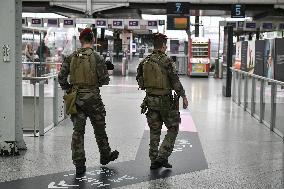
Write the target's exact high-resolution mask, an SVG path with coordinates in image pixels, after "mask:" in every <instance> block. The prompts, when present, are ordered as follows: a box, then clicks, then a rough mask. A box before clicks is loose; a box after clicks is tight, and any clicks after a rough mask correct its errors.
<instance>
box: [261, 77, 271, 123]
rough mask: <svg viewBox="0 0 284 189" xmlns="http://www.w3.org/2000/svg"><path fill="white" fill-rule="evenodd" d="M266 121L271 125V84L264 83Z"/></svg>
mask: <svg viewBox="0 0 284 189" xmlns="http://www.w3.org/2000/svg"><path fill="white" fill-rule="evenodd" d="M263 101H264V117H263V119H264V121H265V122H266V123H268V124H270V123H271V83H270V82H267V81H266V82H265V83H264V95H263Z"/></svg>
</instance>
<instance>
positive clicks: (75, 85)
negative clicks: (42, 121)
mask: <svg viewBox="0 0 284 189" xmlns="http://www.w3.org/2000/svg"><path fill="white" fill-rule="evenodd" d="M73 58H77V59H74V62H76V61H78V65H79V64H80V63H84V61H89V62H90V63H89V64H88V65H89V68H88V67H87V68H86V69H85V68H84V69H83V70H82V69H81V71H79V73H78V70H79V69H78V66H77V67H76V65H75V66H72V61H73ZM69 75H70V82H68V76H69ZM78 78H79V79H78ZM58 80H59V83H60V85H61V87H62V89H63V90H66V91H70V90H76V91H77V97H76V101H75V102H76V108H77V113H76V114H72V115H71V120H72V122H73V125H74V128H73V135H72V143H71V149H72V160H73V163H74V165H75V166H82V165H84V164H85V161H86V159H85V151H84V134H85V125H86V119H87V117H89V119H90V121H91V123H92V126H93V128H94V133H95V137H96V141H97V145H98V148H99V151H100V154H101V158H104V157H108V156H109V155H110V152H111V149H110V146H109V143H108V137H107V134H106V131H105V127H106V123H105V116H106V111H105V107H104V104H103V102H102V99H101V95H100V90H99V87H100V86H102V85H106V84H108V83H109V76H108V74H107V70H106V66H105V64H104V61H103V59H102V58H101V57H100V56H99V55H97V54H96V53H94V52H93V49H91V48H81V49H78V50H77V51H75V52H74V53H73V54H71V55H70V56H69V57H67V58H66V59H65V60H64V62H63V64H62V68H61V71H60V73H59V75H58ZM84 80H85V82H82V81H84ZM78 81H81V82H78Z"/></svg>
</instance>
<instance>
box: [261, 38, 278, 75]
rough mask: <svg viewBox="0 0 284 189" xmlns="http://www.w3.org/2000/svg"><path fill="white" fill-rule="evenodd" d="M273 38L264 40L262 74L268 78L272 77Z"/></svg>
mask: <svg viewBox="0 0 284 189" xmlns="http://www.w3.org/2000/svg"><path fill="white" fill-rule="evenodd" d="M274 51H275V48H274V39H267V40H265V46H264V67H263V71H264V76H265V77H268V78H270V79H274V60H275V58H274V54H275V52H274Z"/></svg>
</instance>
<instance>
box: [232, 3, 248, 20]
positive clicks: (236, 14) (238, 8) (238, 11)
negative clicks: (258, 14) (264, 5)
mask: <svg viewBox="0 0 284 189" xmlns="http://www.w3.org/2000/svg"><path fill="white" fill-rule="evenodd" d="M231 17H232V18H245V17H246V8H245V5H240V4H235V5H232V10H231Z"/></svg>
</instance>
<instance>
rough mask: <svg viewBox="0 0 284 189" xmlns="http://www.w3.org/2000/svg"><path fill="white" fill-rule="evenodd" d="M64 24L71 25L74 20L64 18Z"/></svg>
mask: <svg viewBox="0 0 284 189" xmlns="http://www.w3.org/2000/svg"><path fill="white" fill-rule="evenodd" d="M63 25H64V26H73V25H74V20H64V21H63Z"/></svg>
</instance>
